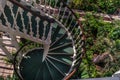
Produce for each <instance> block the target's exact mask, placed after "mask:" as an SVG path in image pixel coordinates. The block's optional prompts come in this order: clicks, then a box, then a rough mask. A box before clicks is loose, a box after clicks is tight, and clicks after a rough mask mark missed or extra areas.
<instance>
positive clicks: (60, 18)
mask: <svg viewBox="0 0 120 80" xmlns="http://www.w3.org/2000/svg"><path fill="white" fill-rule="evenodd" d="M3 1H5V2H4V3H6V4H5V5H0V12H1V16H0V20H1V23H0V31H2V32H4V33H8V35H9V37H10V38H11V42H12V44H11V45H12V46H14V47H15V48H16V54H15V56H12V54H11V53H10V52H9V51H8V50H7V48H6V46H8V45H5V44H3V40H2V38H1V40H0V43H1V44H0V47H1V48H2V50H3V51H4V52H5V53H6V54H7V57H8V58H9V59H10V60H14V62H13V64H14V69H15V72H16V73H17V75H18V76H19V78H20V79H22V80H48V79H49V80H61V79H64V80H68V79H69V78H70V77H71V76H72V75H73V74H74V72H75V71H76V70H77V68H78V66H79V65H80V63H81V60H82V57H83V55H84V54H85V36H84V33H83V28H82V25H81V23H80V21H79V20H78V18H77V16H76V15H75V14H74V12H73V11H72V10H71V8H70V7H69V6H67V4H69V2H67V1H66V2H65V1H63V0H37V1H35V0H30V1H27V0H26V1H24V0H8V1H6V0H3ZM17 36H19V37H20V38H24V39H26V40H29V41H30V43H27V44H24V45H23V46H22V47H20V46H19V41H18V39H17ZM13 58H14V59H13ZM46 76H47V77H46Z"/></svg>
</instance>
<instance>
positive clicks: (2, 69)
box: [0, 36, 13, 78]
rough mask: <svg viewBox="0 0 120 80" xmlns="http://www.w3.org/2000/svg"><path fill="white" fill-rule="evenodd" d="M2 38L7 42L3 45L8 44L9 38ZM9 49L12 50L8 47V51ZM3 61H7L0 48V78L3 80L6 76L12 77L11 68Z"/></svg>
mask: <svg viewBox="0 0 120 80" xmlns="http://www.w3.org/2000/svg"><path fill="white" fill-rule="evenodd" d="M2 38H3V39H6V40H8V41H6V42H5V43H8V44H9V43H10V38H8V37H6V36H2ZM11 49H12V48H10V47H9V50H11ZM5 59H7V57H6V54H5V53H4V52H3V51H2V49H1V48H0V76H2V77H4V78H5V77H7V76H12V74H13V66H12V65H11V64H10V63H7V61H5Z"/></svg>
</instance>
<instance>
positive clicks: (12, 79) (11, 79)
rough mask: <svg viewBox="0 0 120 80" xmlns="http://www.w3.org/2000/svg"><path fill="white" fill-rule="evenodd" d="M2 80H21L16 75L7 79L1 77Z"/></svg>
mask: <svg viewBox="0 0 120 80" xmlns="http://www.w3.org/2000/svg"><path fill="white" fill-rule="evenodd" d="M0 80H19V79H18V77H17V76H16V75H15V74H13V76H7V77H6V78H5V79H4V77H2V76H0Z"/></svg>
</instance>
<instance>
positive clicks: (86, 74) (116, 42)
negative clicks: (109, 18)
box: [78, 13, 120, 78]
mask: <svg viewBox="0 0 120 80" xmlns="http://www.w3.org/2000/svg"><path fill="white" fill-rule="evenodd" d="M84 19H85V21H83V22H82V23H83V27H84V31H85V35H86V56H85V58H83V61H82V63H81V65H80V67H79V71H78V77H79V78H91V77H103V76H105V77H106V76H111V75H112V74H113V73H114V72H115V71H117V70H119V66H120V65H118V64H119V62H120V60H119V59H120V56H119V55H118V53H119V51H120V24H117V23H116V21H115V22H105V21H104V20H103V18H102V17H98V16H96V15H95V13H87V14H86V15H85V17H84ZM106 51H108V52H109V54H111V55H112V57H113V58H114V61H113V62H111V61H110V59H109V58H108V59H106V60H105V61H106V63H105V65H104V67H103V69H102V70H101V71H99V70H97V68H96V65H95V64H94V63H93V55H94V53H98V54H103V53H105V52H106ZM118 56H119V57H118Z"/></svg>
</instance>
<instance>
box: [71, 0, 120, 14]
mask: <svg viewBox="0 0 120 80" xmlns="http://www.w3.org/2000/svg"><path fill="white" fill-rule="evenodd" d="M119 5H120V0H73V2H72V3H71V6H72V7H74V8H76V9H80V10H85V11H98V12H99V11H102V12H107V13H114V12H115V11H116V10H117V9H118V8H120V6H119Z"/></svg>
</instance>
